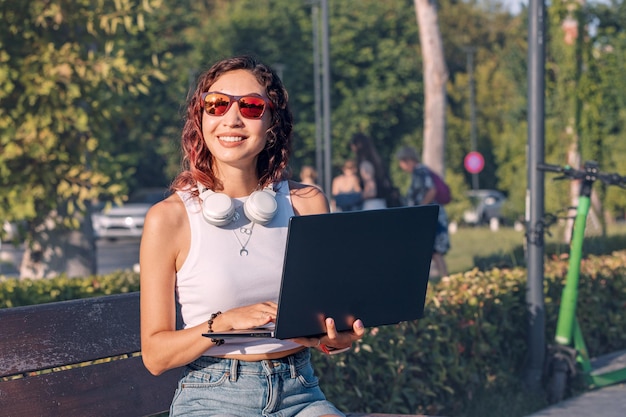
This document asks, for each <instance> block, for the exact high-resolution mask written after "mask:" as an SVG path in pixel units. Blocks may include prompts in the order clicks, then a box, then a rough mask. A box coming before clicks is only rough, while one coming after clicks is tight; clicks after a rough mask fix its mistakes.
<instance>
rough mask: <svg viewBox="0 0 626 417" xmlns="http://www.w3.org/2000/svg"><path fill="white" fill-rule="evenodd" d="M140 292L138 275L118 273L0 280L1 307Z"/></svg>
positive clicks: (1, 278)
mask: <svg viewBox="0 0 626 417" xmlns="http://www.w3.org/2000/svg"><path fill="white" fill-rule="evenodd" d="M132 291H139V275H138V274H136V273H134V272H129V271H120V272H115V273H112V274H109V275H106V276H95V275H94V276H91V277H87V278H68V277H66V276H59V277H56V278H50V279H37V280H33V279H23V280H19V279H15V278H4V277H0V308H6V307H18V306H25V305H31V304H43V303H51V302H54V301H64V300H73V299H77V298H88V297H97V296H101V295H111V294H120V293H127V292H132Z"/></svg>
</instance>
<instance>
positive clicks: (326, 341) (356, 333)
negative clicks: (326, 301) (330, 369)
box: [293, 317, 365, 353]
mask: <svg viewBox="0 0 626 417" xmlns="http://www.w3.org/2000/svg"><path fill="white" fill-rule="evenodd" d="M325 324H326V335H325V336H322V337H321V338H317V337H313V338H311V337H300V338H296V339H293V341H294V342H296V343H299V344H301V345H303V346H308V347H311V348H315V349H317V350H320V351H322V352H324V353H329V351H332V350H338V349H345V348H349V347H351V346H352V342H354V341H356V340H359V339H361V338H362V337H363V335H364V334H365V326H363V322H362V321H361V320H356V321H355V322H354V323H353V324H352V330H351V331H350V330H347V331H344V332H338V331H337V327H336V326H335V320H333V319H332V318H330V317H328V318H327V319H326V320H325Z"/></svg>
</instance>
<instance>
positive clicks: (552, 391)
mask: <svg viewBox="0 0 626 417" xmlns="http://www.w3.org/2000/svg"><path fill="white" fill-rule="evenodd" d="M568 369H569V366H568V364H567V361H566V360H565V359H563V358H555V359H554V362H553V363H552V369H551V372H550V379H549V380H548V387H547V394H548V402H549V403H550V404H555V403H558V402H560V401H562V400H563V397H564V396H565V389H566V388H567V376H568Z"/></svg>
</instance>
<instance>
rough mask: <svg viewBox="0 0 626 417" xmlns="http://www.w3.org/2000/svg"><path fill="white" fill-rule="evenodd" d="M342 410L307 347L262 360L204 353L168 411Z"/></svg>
mask: <svg viewBox="0 0 626 417" xmlns="http://www.w3.org/2000/svg"><path fill="white" fill-rule="evenodd" d="M323 414H335V415H338V416H343V415H344V414H343V413H341V412H340V411H339V410H337V408H335V406H334V405H333V404H331V403H330V402H328V401H326V398H325V397H324V394H323V393H322V391H321V389H320V387H319V381H318V379H317V377H316V376H315V374H314V372H313V367H312V366H311V354H310V352H309V349H305V350H303V351H300V352H298V353H296V354H294V355H291V356H287V357H285V358H281V359H274V360H264V361H258V362H246V361H239V360H237V359H221V358H214V357H211V356H202V357H200V358H199V359H196V360H195V361H194V362H192V363H190V364H189V365H188V366H187V368H186V370H185V372H184V375H183V377H182V379H181V380H180V381H179V383H178V389H177V390H176V393H175V395H174V399H173V401H172V406H171V407H170V416H224V417H225V416H228V417H231V416H241V417H249V416H262V417H292V416H298V417H319V416H320V415H323Z"/></svg>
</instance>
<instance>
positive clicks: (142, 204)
mask: <svg viewBox="0 0 626 417" xmlns="http://www.w3.org/2000/svg"><path fill="white" fill-rule="evenodd" d="M167 195H168V192H167V191H166V190H165V189H163V188H144V189H140V190H139V191H138V192H136V193H134V194H132V195H131V196H130V198H129V199H128V202H126V203H124V204H123V205H121V206H119V205H109V206H105V207H104V208H102V209H100V210H98V211H96V212H95V213H93V214H92V215H91V221H92V223H93V230H94V235H95V237H96V239H103V238H105V239H110V240H114V239H116V238H120V237H140V236H141V233H142V232H143V223H144V220H145V217H146V213H148V210H149V209H150V207H152V206H153V205H154V204H156V203H158V202H159V201H161V200H163V199H164V198H165V197H167Z"/></svg>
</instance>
